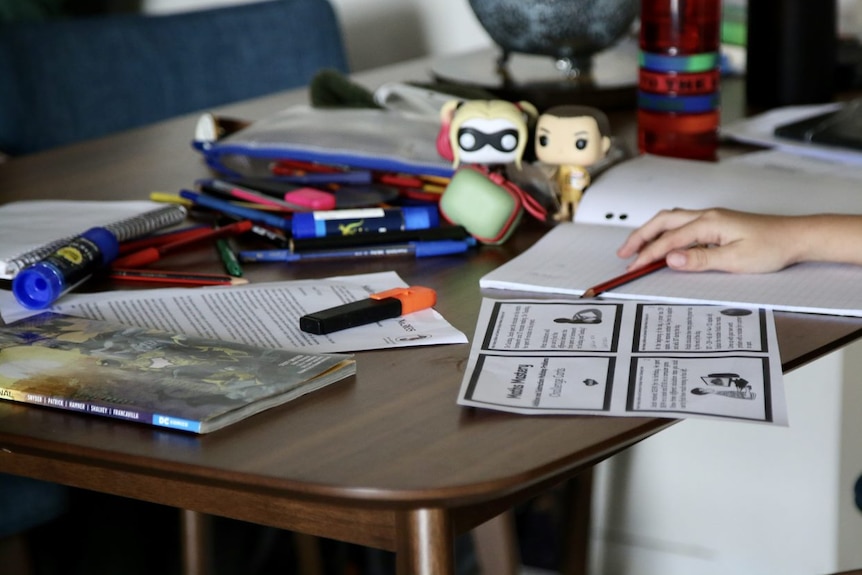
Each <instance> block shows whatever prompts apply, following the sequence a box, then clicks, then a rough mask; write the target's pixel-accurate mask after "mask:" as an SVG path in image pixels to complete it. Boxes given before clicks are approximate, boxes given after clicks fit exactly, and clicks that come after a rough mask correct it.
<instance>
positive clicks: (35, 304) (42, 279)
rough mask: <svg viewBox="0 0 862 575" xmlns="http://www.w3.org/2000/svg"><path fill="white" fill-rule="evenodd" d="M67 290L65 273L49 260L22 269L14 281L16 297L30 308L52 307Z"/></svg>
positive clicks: (13, 287) (13, 289)
mask: <svg viewBox="0 0 862 575" xmlns="http://www.w3.org/2000/svg"><path fill="white" fill-rule="evenodd" d="M65 291H66V281H65V280H64V279H63V274H62V273H61V272H60V270H58V269H57V268H56V267H54V266H53V265H51V264H49V263H47V262H39V263H36V264H33V265H32V266H30V267H28V268H26V269H23V270H21V271H20V272H19V273H18V275H16V276H15V279H14V281H13V282H12V293H14V294H15V299H17V300H18V303H20V304H21V305H23V306H24V307H26V308H29V309H45V308H47V307H50V306H51V304H52V303H53V302H54V301H55V300H56V299H57V298H59V297H60V296H61V295H63V292H65Z"/></svg>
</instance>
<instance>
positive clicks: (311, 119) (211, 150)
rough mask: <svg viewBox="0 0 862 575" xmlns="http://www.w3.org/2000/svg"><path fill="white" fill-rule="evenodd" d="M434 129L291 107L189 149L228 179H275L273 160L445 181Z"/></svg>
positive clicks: (362, 111) (363, 114) (388, 115)
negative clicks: (193, 150)
mask: <svg viewBox="0 0 862 575" xmlns="http://www.w3.org/2000/svg"><path fill="white" fill-rule="evenodd" d="M439 128H440V126H439V120H438V119H437V118H436V117H429V116H427V115H418V114H409V113H402V112H398V111H394V110H380V109H370V108H357V109H354V108H334V109H333V108H314V107H311V106H293V107H291V108H288V109H286V110H283V111H282V112H280V113H278V114H275V115H274V116H271V117H268V118H264V119H261V120H258V121H256V122H252V123H251V124H249V125H248V126H246V127H244V128H241V129H239V130H238V131H235V132H233V133H231V134H229V135H227V136H225V137H223V138H220V139H215V138H213V139H195V140H194V141H193V142H192V145H193V147H194V148H195V149H196V150H198V151H199V152H200V153H201V154H203V156H204V158H205V160H206V163H207V164H208V166H209V167H210V168H211V169H213V170H214V171H216V172H218V173H220V174H223V175H225V176H231V177H256V178H261V177H266V178H272V179H278V176H277V175H274V174H273V173H272V170H271V166H272V164H273V162H276V161H279V160H297V161H302V162H312V163H316V164H324V165H331V166H339V167H343V168H346V169H350V170H378V171H385V172H396V173H404V174H412V175H429V176H442V177H449V176H451V175H452V172H453V168H452V165H451V163H450V162H447V161H446V160H444V159H443V158H441V157H440V155H439V154H438V153H437V148H436V138H437V133H438V131H439Z"/></svg>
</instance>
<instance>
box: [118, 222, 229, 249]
mask: <svg viewBox="0 0 862 575" xmlns="http://www.w3.org/2000/svg"><path fill="white" fill-rule="evenodd" d="M211 229H212V228H210V227H209V226H203V225H201V226H192V227H189V228H183V229H181V230H176V231H172V232H165V233H162V234H155V235H152V236H147V237H145V238H141V239H138V240H130V241H127V242H122V243H121V244H120V254H128V253H131V252H137V251H140V250H142V249H144V248H151V247H154V246H158V245H162V244H167V243H170V242H175V241H177V240H182V239H186V238H193V237H195V236H198V235H201V234H206V233H209V231H210V230H211Z"/></svg>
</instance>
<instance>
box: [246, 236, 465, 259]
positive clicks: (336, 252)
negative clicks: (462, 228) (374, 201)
mask: <svg viewBox="0 0 862 575" xmlns="http://www.w3.org/2000/svg"><path fill="white" fill-rule="evenodd" d="M475 245H476V240H475V239H474V238H467V239H465V240H439V241H431V242H406V243H403V244H392V245H379V246H361V247H355V248H338V249H331V250H310V251H304V252H292V251H290V250H256V251H255V250H249V251H242V252H240V253H239V259H240V261H243V262H304V261H324V260H345V259H353V258H384V257H397V256H412V257H416V258H428V257H433V256H447V255H454V254H461V253H464V252H466V251H467V250H469V249H470V248H471V247H473V246H475Z"/></svg>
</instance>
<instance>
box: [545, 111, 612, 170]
mask: <svg viewBox="0 0 862 575" xmlns="http://www.w3.org/2000/svg"><path fill="white" fill-rule="evenodd" d="M609 134H610V124H609V122H608V118H607V116H606V115H605V114H604V112H602V111H601V110H599V109H597V108H592V107H589V106H554V107H552V108H549V109H548V110H547V111H545V112H543V113H542V114H541V115H540V116H539V119H538V121H537V122H536V157H537V158H538V160H539V161H540V162H543V163H545V164H551V165H558V166H561V165H573V166H581V167H587V166H591V165H593V164H595V163H596V162H598V161H599V160H601V159H603V158H604V157H605V155H606V154H607V153H608V150H609V149H610V147H611V139H610V136H609Z"/></svg>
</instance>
